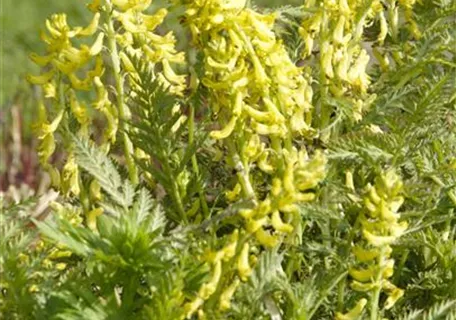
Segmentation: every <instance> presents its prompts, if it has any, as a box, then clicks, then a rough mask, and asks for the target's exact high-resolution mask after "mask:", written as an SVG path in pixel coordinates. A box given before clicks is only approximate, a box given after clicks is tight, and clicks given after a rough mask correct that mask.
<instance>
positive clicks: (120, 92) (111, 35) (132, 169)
mask: <svg viewBox="0 0 456 320" xmlns="http://www.w3.org/2000/svg"><path fill="white" fill-rule="evenodd" d="M106 10H107V14H108V19H107V38H108V48H109V51H110V55H111V61H112V68H113V74H114V79H115V82H116V99H117V111H118V112H119V122H120V124H119V125H120V129H121V138H122V143H123V151H124V155H125V161H126V163H127V169H128V174H129V177H130V181H131V183H132V184H133V185H137V184H138V182H139V180H138V170H137V168H136V165H135V161H134V159H133V145H132V143H131V141H130V139H129V137H128V134H127V130H128V126H127V123H126V120H128V119H127V113H128V112H127V107H126V105H125V95H124V79H123V75H122V73H121V68H120V59H119V53H118V50H117V42H116V31H115V28H114V23H113V20H112V11H113V7H112V4H111V0H106Z"/></svg>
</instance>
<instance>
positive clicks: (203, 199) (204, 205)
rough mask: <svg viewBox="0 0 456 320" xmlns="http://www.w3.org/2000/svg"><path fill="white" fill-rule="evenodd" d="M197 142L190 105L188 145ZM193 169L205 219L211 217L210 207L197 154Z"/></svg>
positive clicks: (191, 106)
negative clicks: (202, 184) (202, 182)
mask: <svg viewBox="0 0 456 320" xmlns="http://www.w3.org/2000/svg"><path fill="white" fill-rule="evenodd" d="M194 140H195V108H194V107H193V104H190V119H189V120H188V144H189V145H190V146H192V145H193V143H194ZM192 168H193V172H194V173H195V175H196V176H197V177H198V181H197V184H196V188H197V192H198V195H199V199H200V203H201V208H202V211H203V216H204V217H205V218H207V217H209V207H208V205H207V202H206V196H205V195H204V190H203V187H202V186H201V182H200V180H199V177H200V170H199V166H198V160H197V159H196V154H194V155H192Z"/></svg>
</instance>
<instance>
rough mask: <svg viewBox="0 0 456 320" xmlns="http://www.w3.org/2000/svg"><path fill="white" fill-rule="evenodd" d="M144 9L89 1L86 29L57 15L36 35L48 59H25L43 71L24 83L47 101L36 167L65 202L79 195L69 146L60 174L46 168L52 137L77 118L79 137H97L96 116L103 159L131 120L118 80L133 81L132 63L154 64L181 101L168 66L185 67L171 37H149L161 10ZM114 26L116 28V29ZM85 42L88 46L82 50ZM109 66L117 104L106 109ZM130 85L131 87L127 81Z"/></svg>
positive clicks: (179, 84) (140, 4) (140, 1)
mask: <svg viewBox="0 0 456 320" xmlns="http://www.w3.org/2000/svg"><path fill="white" fill-rule="evenodd" d="M150 5H151V1H150V0H135V1H132V0H128V1H127V0H112V1H111V0H104V1H102V0H93V1H92V3H91V4H89V5H88V8H89V9H90V11H92V12H93V18H92V21H91V22H90V23H89V25H88V26H87V27H70V26H69V25H68V23H67V17H66V15H65V14H55V15H53V16H51V17H50V18H49V19H48V20H46V29H47V32H43V33H42V35H41V38H42V40H43V41H44V43H45V44H46V51H47V52H46V55H43V56H40V55H37V54H35V53H33V54H31V55H30V57H31V59H32V60H33V61H34V62H35V63H36V64H38V65H39V66H40V67H42V69H43V70H44V71H43V73H42V74H41V75H39V76H32V75H29V76H28V77H27V79H28V80H29V82H31V83H33V84H36V85H40V86H41V87H42V91H43V96H44V98H45V99H44V101H43V103H42V104H41V105H40V108H39V115H38V121H37V123H36V125H35V129H36V132H37V136H38V139H39V141H40V144H39V147H38V149H39V150H38V151H39V158H40V162H41V164H42V165H43V166H44V167H45V168H46V169H47V170H48V172H49V173H50V175H51V178H52V182H53V185H54V186H56V187H58V188H60V189H61V190H62V191H63V193H64V194H66V195H68V194H70V193H71V194H74V195H79V193H80V188H81V186H80V185H79V170H78V166H77V165H76V163H75V159H74V156H73V154H72V150H71V149H72V147H71V145H68V144H67V145H64V148H65V149H66V150H67V151H68V153H69V154H68V156H67V159H66V163H65V164H64V166H63V169H62V172H60V171H59V170H57V169H56V168H55V167H53V166H52V165H51V164H50V163H49V162H50V158H51V156H52V155H53V154H54V152H55V149H56V141H55V134H56V132H57V130H58V128H60V127H64V126H66V124H68V120H70V119H75V120H76V121H77V123H78V124H79V132H78V135H79V136H81V137H84V138H90V137H91V135H92V134H93V133H96V132H95V131H94V126H92V123H93V119H94V118H95V117H97V113H100V114H102V115H103V116H104V118H105V120H106V121H105V123H106V126H105V127H104V128H103V130H102V131H103V136H104V138H103V140H102V141H101V142H100V143H101V146H102V147H103V149H104V150H105V151H106V152H108V151H109V148H110V145H111V143H114V142H115V141H116V137H117V133H118V128H119V126H121V125H124V123H125V121H124V120H127V119H128V118H129V110H128V107H127V105H126V97H125V95H124V93H123V90H124V81H123V78H124V74H127V75H128V76H129V77H130V78H135V77H137V70H135V69H134V67H133V66H132V62H131V60H130V57H135V58H136V59H141V60H142V61H145V60H147V61H149V62H150V63H151V68H154V65H155V64H157V63H160V64H161V68H162V70H163V71H162V72H159V73H157V77H158V79H159V81H160V82H161V83H162V84H163V85H164V86H165V87H166V88H168V89H169V90H170V92H173V93H175V94H182V92H183V90H184V86H185V78H184V76H180V75H177V74H176V73H175V72H174V71H173V69H172V67H171V64H172V63H179V64H182V63H184V62H185V57H184V55H183V53H177V52H176V50H175V48H174V44H175V39H174V36H173V34H172V33H168V34H167V35H165V36H159V35H157V34H155V33H154V30H155V29H156V28H157V26H158V25H159V24H161V23H162V22H163V19H164V18H165V16H166V14H167V11H166V10H165V9H161V10H159V11H158V12H157V13H155V14H154V15H147V14H145V13H144V11H145V10H147V9H148V8H149V7H150ZM115 23H118V26H119V27H118V30H117V29H115V27H116V28H117V25H116V24H115ZM99 26H102V28H100V27H99ZM83 38H87V39H83ZM87 42H91V43H92V44H91V45H90V46H89V45H86V44H85V43H87ZM105 47H107V48H108V49H109V50H108V51H109V52H108V53H109V55H108V56H107V57H106V58H110V59H104V55H103V48H105ZM118 47H119V48H120V50H119V49H118ZM108 60H111V63H110V64H107V65H106V66H108V67H110V68H111V69H112V75H113V77H114V78H115V80H116V97H115V100H116V103H113V102H112V97H111V95H110V94H109V93H108V90H107V87H106V86H105V83H106V81H105V80H104V79H102V76H103V73H104V69H105V67H106V66H105V65H104V61H108ZM133 85H134V81H131V86H133ZM80 91H89V92H90V93H88V94H87V93H85V94H84V93H82V92H80ZM82 95H84V97H92V96H95V97H96V98H95V100H94V101H91V102H90V104H89V105H87V104H85V103H84V102H82V100H81V99H80V98H81V96H82ZM78 96H79V97H78ZM67 106H68V107H69V108H67ZM48 113H49V114H48ZM50 116H53V119H52V120H49V118H50ZM123 129H126V128H123ZM124 131H125V130H124ZM122 138H123V141H122V142H123V144H124V148H125V150H124V151H125V156H126V159H127V162H129V163H128V166H129V169H130V168H133V169H134V166H133V161H132V160H131V159H132V156H131V153H132V150H130V148H131V142H130V141H129V138H128V136H127V135H126V133H123V134H122ZM133 171H134V170H133ZM134 175H135V174H133V176H134ZM133 180H134V179H132V181H133ZM133 182H134V183H136V182H137V181H133Z"/></svg>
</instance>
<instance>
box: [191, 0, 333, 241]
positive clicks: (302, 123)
mask: <svg viewBox="0 0 456 320" xmlns="http://www.w3.org/2000/svg"><path fill="white" fill-rule="evenodd" d="M244 5H245V2H243V1H219V0H213V1H192V2H191V3H189V4H188V6H187V7H188V9H187V11H186V15H187V21H188V23H189V26H190V29H191V31H192V33H193V37H194V40H195V42H197V43H198V44H199V45H200V46H201V49H202V50H203V52H204V67H205V74H204V78H203V80H202V83H203V84H204V85H205V86H206V87H207V88H209V89H210V90H209V94H210V105H211V108H212V111H213V112H214V113H215V114H217V116H218V118H219V119H220V121H219V123H220V125H221V126H222V128H221V129H220V130H215V131H212V132H211V137H212V138H214V139H217V140H223V142H225V143H226V145H227V147H228V150H229V156H230V158H231V164H232V165H233V166H234V168H235V169H236V170H237V172H238V177H239V183H238V185H237V186H236V187H235V188H234V190H233V191H231V192H228V198H229V200H231V201H234V200H236V199H237V198H239V197H240V196H241V195H240V194H241V193H242V197H244V198H250V199H252V200H254V201H256V202H257V205H256V207H255V208H254V209H252V210H245V211H243V212H242V215H243V216H244V217H245V218H246V225H247V230H249V232H251V233H253V234H255V235H256V237H257V239H258V240H259V241H260V242H261V243H262V244H265V245H271V246H273V245H274V244H275V243H276V241H275V236H273V235H271V234H269V232H267V231H265V229H264V227H266V225H268V224H271V222H273V226H275V227H276V229H275V230H276V231H277V232H290V231H291V230H292V226H291V225H288V224H286V223H284V222H283V221H282V217H281V214H287V218H290V217H289V215H288V214H291V213H296V211H297V208H296V206H295V205H294V204H295V203H297V202H301V201H309V200H311V199H312V195H310V194H307V193H303V191H305V190H307V189H310V188H313V187H314V186H315V185H316V184H317V183H318V182H319V181H320V180H321V179H322V177H323V175H324V164H325V160H324V157H323V156H322V155H321V154H317V155H316V156H315V158H314V159H312V160H309V159H308V156H307V153H306V152H305V150H298V149H296V148H295V147H294V146H293V144H292V139H293V137H295V136H296V135H308V134H309V133H311V132H312V128H311V127H310V118H311V109H312V105H311V100H312V88H311V86H310V85H309V84H308V81H307V80H306V79H305V78H304V77H303V76H302V70H300V69H299V68H298V67H296V66H295V65H294V64H293V62H292V61H291V59H290V58H289V56H288V54H287V52H286V50H285V47H284V45H283V44H282V43H281V41H279V40H278V39H277V38H276V37H275V35H274V32H273V31H272V27H273V24H274V20H275V16H274V15H273V14H271V15H262V14H259V13H257V12H255V11H253V10H250V9H246V8H244V7H243V6H244ZM254 167H258V168H259V169H260V170H261V172H263V173H264V174H266V175H269V176H270V178H271V181H273V185H274V187H273V188H272V190H271V191H270V192H269V194H268V195H267V196H266V197H265V198H264V199H262V200H261V201H260V200H259V199H257V195H256V194H255V191H254V187H253V185H252V181H251V177H250V170H251V168H254Z"/></svg>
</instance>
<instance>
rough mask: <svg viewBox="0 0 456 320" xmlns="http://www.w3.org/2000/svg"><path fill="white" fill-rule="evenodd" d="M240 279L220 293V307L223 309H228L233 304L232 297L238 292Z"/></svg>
mask: <svg viewBox="0 0 456 320" xmlns="http://www.w3.org/2000/svg"><path fill="white" fill-rule="evenodd" d="M239 283H240V281H239V279H238V278H236V279H235V280H234V281H233V283H231V284H230V285H229V286H228V288H226V289H225V291H223V292H222V294H221V295H220V301H219V308H220V310H221V311H225V310H228V309H229V308H230V306H231V298H232V296H233V295H234V293H235V292H236V288H237V287H238V286H239Z"/></svg>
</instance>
